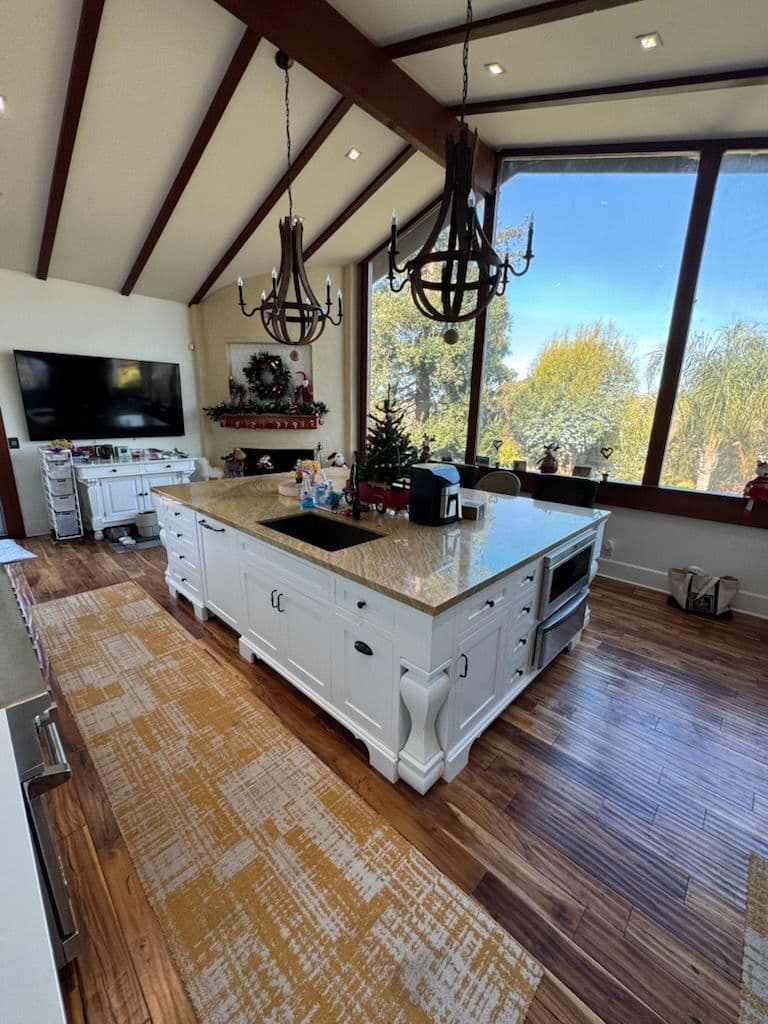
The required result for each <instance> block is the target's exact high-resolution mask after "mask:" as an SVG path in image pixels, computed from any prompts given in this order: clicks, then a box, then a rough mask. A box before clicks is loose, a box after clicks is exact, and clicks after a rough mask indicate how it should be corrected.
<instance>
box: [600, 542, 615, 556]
mask: <svg viewBox="0 0 768 1024" xmlns="http://www.w3.org/2000/svg"><path fill="white" fill-rule="evenodd" d="M600 554H601V555H605V556H606V557H607V558H613V541H612V540H604V541H603V546H602V547H601V548H600Z"/></svg>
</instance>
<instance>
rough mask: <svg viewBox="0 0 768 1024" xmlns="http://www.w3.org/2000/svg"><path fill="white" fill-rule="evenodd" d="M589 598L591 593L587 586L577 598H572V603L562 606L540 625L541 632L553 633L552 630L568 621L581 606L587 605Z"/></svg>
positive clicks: (568, 602)
mask: <svg viewBox="0 0 768 1024" xmlns="http://www.w3.org/2000/svg"><path fill="white" fill-rule="evenodd" d="M588 597H589V591H588V590H587V588H586V586H585V587H584V589H583V590H581V591H579V593H578V594H577V595H576V596H575V597H572V598H571V600H570V601H567V602H566V603H565V604H564V605H563V606H562V608H558V609H557V611H556V612H554V614H552V615H550V617H549V618H548V619H545V620H544V622H542V623H540V625H539V632H540V633H549V632H551V630H553V629H555V628H556V627H557V626H559V625H560V623H561V622H563V621H564V620H565V619H567V618H568V617H569V616H570V615H573V613H574V612H575V611H576V609H577V608H578V607H579V605H581V604H586V602H587V598H588Z"/></svg>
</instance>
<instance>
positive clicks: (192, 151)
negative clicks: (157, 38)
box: [120, 28, 261, 295]
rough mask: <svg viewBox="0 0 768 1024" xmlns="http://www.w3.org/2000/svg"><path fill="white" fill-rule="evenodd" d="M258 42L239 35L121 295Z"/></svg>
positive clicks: (254, 36)
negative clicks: (226, 66)
mask: <svg viewBox="0 0 768 1024" xmlns="http://www.w3.org/2000/svg"><path fill="white" fill-rule="evenodd" d="M260 40H261V36H260V35H258V33H256V32H253V31H252V30H251V29H249V28H247V29H246V30H245V32H244V33H243V37H242V39H241V40H240V43H239V44H238V47H237V49H236V50H235V52H234V55H233V57H232V60H231V61H230V62H229V67H228V68H227V70H226V71H225V72H224V77H223V78H222V79H221V82H220V83H219V87H218V89H217V90H216V93H215V94H214V97H213V99H212V100H211V105H210V106H209V107H208V110H207V112H206V114H205V117H204V118H203V120H202V122H201V124H200V127H199V128H198V130H197V134H196V135H195V137H194V139H193V140H192V144H191V146H190V147H189V150H188V151H187V155H186V156H185V157H184V159H183V160H182V162H181V166H180V167H179V170H178V173H177V175H176V177H175V178H174V180H173V184H172V185H171V187H170V188H169V189H168V194H167V195H166V197H165V199H164V200H163V203H162V206H161V207H160V209H159V211H158V213H157V216H156V217H155V222H154V224H153V225H152V227H151V228H150V229H149V233H148V234H147V237H146V238H145V239H144V244H143V245H142V247H141V249H140V250H139V255H138V256H137V257H136V259H135V261H134V264H133V266H132V267H131V269H130V271H129V272H128V276H127V277H126V279H125V281H124V283H123V287H122V288H121V289H120V292H121V294H122V295H130V294H131V292H132V291H133V289H134V287H135V285H136V282H137V281H138V279H139V277H140V275H141V272H142V270H143V269H144V267H145V266H146V265H147V261H148V260H149V257H150V256H151V255H152V252H153V250H154V248H155V246H156V245H157V243H158V242H159V241H160V236H161V235H162V233H163V231H165V228H166V225H167V224H168V221H169V220H170V219H171V216H172V214H173V211H174V210H175V209H176V206H177V205H178V202H179V200H180V199H181V197H182V195H183V193H184V189H185V188H186V187H187V185H188V184H189V180H190V178H191V177H192V175H193V174H194V171H195V168H196V167H197V165H198V164H199V163H200V160H201V158H202V156H203V153H204V152H205V149H206V146H207V145H208V143H209V142H210V141H211V138H212V137H213V133H214V132H215V131H216V128H217V127H218V125H219V122H220V121H221V119H222V117H223V116H224V111H225V110H226V109H227V106H228V105H229V101H230V100H231V99H232V97H233V96H234V94H235V90H236V89H237V87H238V85H239V84H240V80H241V79H242V77H243V75H244V74H245V70H246V68H247V67H248V65H249V63H250V61H251V57H253V55H254V53H255V52H256V47H257V46H258V45H259V42H260Z"/></svg>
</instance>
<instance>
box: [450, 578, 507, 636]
mask: <svg viewBox="0 0 768 1024" xmlns="http://www.w3.org/2000/svg"><path fill="white" fill-rule="evenodd" d="M508 603H509V584H508V582H507V580H506V579H502V580H499V581H498V582H497V583H493V584H492V585H491V586H490V587H486V588H485V589H484V590H480V591H478V593H476V594H473V595H472V597H470V598H468V600H466V601H463V602H462V603H461V604H460V605H459V618H458V622H457V625H456V628H457V632H458V634H459V636H463V635H464V634H465V633H466V632H467V631H468V630H472V629H476V628H477V627H478V626H482V625H483V624H484V623H485V622H486V621H489V620H490V619H492V618H493V616H494V615H496V614H498V612H499V611H500V610H502V609H506V608H507V605H508Z"/></svg>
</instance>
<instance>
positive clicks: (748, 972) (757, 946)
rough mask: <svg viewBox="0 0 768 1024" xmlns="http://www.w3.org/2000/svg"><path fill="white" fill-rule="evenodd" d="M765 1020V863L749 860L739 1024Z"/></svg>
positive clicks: (767, 956)
mask: <svg viewBox="0 0 768 1024" xmlns="http://www.w3.org/2000/svg"><path fill="white" fill-rule="evenodd" d="M766 1021H768V861H766V860H764V859H763V858H762V857H758V856H757V854H755V853H753V854H752V855H751V856H750V858H749V882H748V886H747V916H746V922H745V928H744V961H743V965H742V971H741V1013H740V1015H739V1024H765V1022H766Z"/></svg>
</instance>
